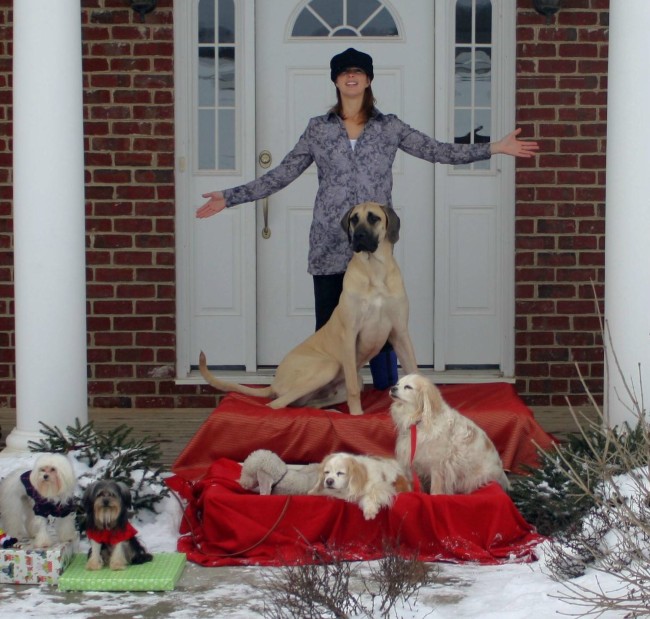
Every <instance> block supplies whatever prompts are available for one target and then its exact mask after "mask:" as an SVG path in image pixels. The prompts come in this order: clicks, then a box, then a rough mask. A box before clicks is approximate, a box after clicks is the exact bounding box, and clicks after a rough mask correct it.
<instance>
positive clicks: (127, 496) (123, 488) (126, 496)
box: [117, 481, 131, 509]
mask: <svg viewBox="0 0 650 619" xmlns="http://www.w3.org/2000/svg"><path fill="white" fill-rule="evenodd" d="M117 487H118V488H119V490H120V498H121V499H122V505H124V507H126V508H127V509H131V490H129V487H128V486H127V485H126V484H125V483H124V482H121V481H120V482H118V483H117Z"/></svg>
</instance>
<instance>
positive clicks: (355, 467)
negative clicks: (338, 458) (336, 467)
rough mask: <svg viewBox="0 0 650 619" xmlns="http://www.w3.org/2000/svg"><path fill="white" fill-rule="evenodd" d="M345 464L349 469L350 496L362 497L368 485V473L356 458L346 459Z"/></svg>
mask: <svg viewBox="0 0 650 619" xmlns="http://www.w3.org/2000/svg"><path fill="white" fill-rule="evenodd" d="M345 464H346V466H347V469H348V494H349V495H350V496H353V497H357V496H360V495H361V494H363V490H364V488H365V487H366V484H367V483H368V471H367V470H366V467H365V466H364V465H363V464H361V463H360V462H359V461H358V460H356V459H354V458H346V461H345Z"/></svg>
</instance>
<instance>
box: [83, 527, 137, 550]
mask: <svg viewBox="0 0 650 619" xmlns="http://www.w3.org/2000/svg"><path fill="white" fill-rule="evenodd" d="M137 534H138V532H137V530H136V529H135V528H134V527H133V526H132V525H131V523H130V522H127V523H126V526H125V527H124V528H123V529H119V530H116V529H86V535H87V536H88V539H90V540H92V541H93V542H97V543H98V544H109V545H111V546H115V545H116V544H119V543H120V542H126V541H128V540H130V539H132V538H134V537H135V536H136V535H137Z"/></svg>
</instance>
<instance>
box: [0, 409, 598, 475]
mask: <svg viewBox="0 0 650 619" xmlns="http://www.w3.org/2000/svg"><path fill="white" fill-rule="evenodd" d="M212 410H213V409H208V408H177V409H145V408H129V409H122V408H94V409H90V410H89V420H90V421H92V422H93V423H94V426H95V429H97V430H99V431H105V430H110V429H111V428H115V427H117V426H119V425H121V424H126V425H127V426H129V427H131V428H132V429H133V431H132V433H131V437H132V438H134V439H141V438H146V439H149V440H150V441H155V442H158V443H159V445H160V451H161V462H160V464H161V465H162V466H163V467H165V468H167V469H168V468H171V465H172V464H173V462H174V460H176V458H177V457H178V456H179V454H180V453H181V451H182V450H183V448H184V447H185V446H186V445H187V443H188V442H189V440H190V439H191V438H192V436H194V434H195V433H196V431H197V430H198V429H199V427H200V426H201V424H202V423H203V422H204V421H205V420H206V419H207V418H208V416H209V415H210V413H211V412H212ZM532 411H533V414H534V415H535V418H536V419H537V422H538V423H539V424H540V425H541V426H542V428H544V430H546V431H547V432H550V433H551V434H554V435H555V436H557V437H558V438H561V437H562V436H563V435H566V434H567V433H570V432H575V431H576V430H577V427H576V424H575V422H574V420H573V417H572V416H571V414H570V412H569V410H568V408H567V407H563V406H547V407H533V408H532ZM580 411H581V412H582V413H583V414H585V415H586V416H587V417H589V418H590V419H595V418H596V413H595V411H594V410H593V409H583V408H581V409H580ZM15 425H16V411H15V410H14V409H10V408H2V409H0V433H1V436H0V449H4V447H5V439H6V436H7V435H8V434H9V432H11V430H12V428H14V427H15Z"/></svg>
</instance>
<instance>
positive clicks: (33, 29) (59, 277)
mask: <svg viewBox="0 0 650 619" xmlns="http://www.w3.org/2000/svg"><path fill="white" fill-rule="evenodd" d="M81 75H82V71H81V8H80V3H79V0H56V2H53V1H51V0H16V1H15V2H14V65H13V80H14V88H13V96H14V99H13V115H14V123H13V127H14V136H13V143H14V170H13V171H14V247H15V252H14V268H15V271H14V279H15V295H16V296H15V300H16V303H15V315H16V406H17V424H16V425H17V427H16V428H14V430H13V431H12V432H11V433H10V435H9V436H8V437H7V450H8V451H15V450H19V451H24V450H26V449H27V442H28V441H29V440H38V439H40V438H42V434H40V432H39V430H40V425H39V422H40V421H43V422H45V423H47V424H48V425H50V426H57V427H59V428H61V429H62V430H63V429H65V427H66V426H68V425H73V424H74V420H75V418H79V420H80V422H81V423H86V422H87V419H88V406H87V379H86V294H85V285H86V277H85V235H84V159H83V157H84V149H83V107H82V81H81Z"/></svg>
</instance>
